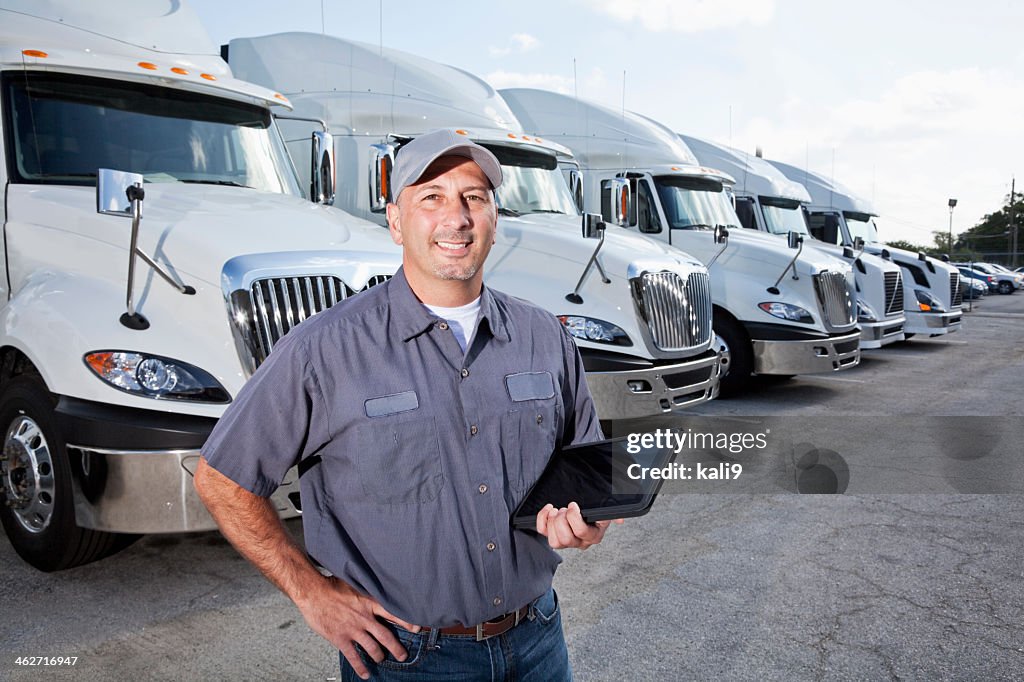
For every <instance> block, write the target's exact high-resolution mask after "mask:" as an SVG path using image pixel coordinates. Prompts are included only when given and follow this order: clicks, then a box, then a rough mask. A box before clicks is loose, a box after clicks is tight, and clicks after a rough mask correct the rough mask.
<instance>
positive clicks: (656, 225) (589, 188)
mask: <svg viewBox="0 0 1024 682" xmlns="http://www.w3.org/2000/svg"><path fill="white" fill-rule="evenodd" d="M500 92H501V95H502V97H503V98H504V99H505V101H506V102H508V104H509V106H510V107H511V109H512V111H513V113H514V114H515V115H516V117H517V118H518V119H519V121H520V122H521V123H522V125H523V126H524V127H525V128H526V129H527V130H529V131H530V132H535V133H537V134H539V135H542V136H543V137H544V138H545V139H551V140H555V141H557V142H560V143H562V144H564V145H566V146H567V147H569V148H570V149H571V150H572V151H573V153H574V154H575V156H576V158H578V159H579V160H580V163H581V166H582V170H583V197H584V204H585V206H586V208H587V210H591V211H601V213H602V214H603V215H604V216H605V217H606V219H612V218H613V217H616V216H621V217H622V220H621V222H622V223H623V224H624V225H626V226H627V227H628V228H629V229H631V230H634V231H635V232H637V233H638V234H643V235H646V236H647V237H649V238H651V239H652V240H657V241H660V242H661V243H665V244H670V245H671V246H673V247H675V248H680V249H683V250H685V251H686V252H688V253H692V254H694V255H696V256H697V257H698V258H699V259H700V260H701V261H702V262H704V263H705V264H706V265H707V266H708V269H709V271H710V273H711V285H712V286H711V298H712V302H713V306H714V330H715V332H716V333H717V334H718V336H719V337H720V338H721V339H722V340H723V342H724V344H725V345H726V346H727V347H728V352H729V363H728V371H727V374H726V376H725V377H724V378H723V380H722V388H723V391H729V392H738V391H739V390H741V389H742V388H743V387H744V386H745V385H746V383H747V382H748V379H749V377H750V376H751V374H752V373H756V374H768V375H793V374H809V373H815V372H832V371H835V370H843V369H847V368H850V367H853V366H855V365H856V364H857V363H858V362H859V361H860V347H859V338H860V330H859V329H858V327H857V320H856V310H855V293H854V280H853V272H852V270H851V268H850V266H849V265H848V264H847V263H844V262H842V261H841V260H837V259H835V258H832V257H831V256H828V255H826V254H824V253H821V252H818V251H812V250H809V249H803V247H802V244H800V243H798V241H799V240H794V242H793V243H792V244H783V243H780V242H779V240H778V239H775V238H774V237H771V236H769V235H765V234H760V233H757V232H751V231H749V230H741V229H739V221H738V219H737V217H736V213H735V211H734V210H733V205H732V202H731V200H730V197H729V192H730V191H731V187H732V185H733V184H734V180H733V179H732V178H731V177H730V176H728V175H727V174H725V173H722V172H720V171H718V170H715V169H712V168H707V167H703V166H700V165H697V161H696V158H695V157H694V156H693V153H692V152H691V151H690V150H689V149H688V148H687V147H686V145H685V144H683V142H682V141H681V140H680V139H679V138H678V136H677V135H676V134H675V133H673V132H672V131H670V130H668V129H667V128H665V127H664V126H661V125H659V124H657V123H655V122H653V121H651V120H650V119H646V118H644V117H642V116H638V115H636V114H632V113H628V112H620V111H613V110H611V109H608V108H606V107H603V106H600V105H597V104H593V103H590V102H585V101H582V100H578V99H574V98H572V97H568V96H565V95H560V94H557V93H554V92H547V91H543V90H535V89H518V88H517V89H510V90H501V91H500ZM623 183H625V184H627V185H628V186H629V187H630V188H631V194H630V196H631V197H632V198H631V199H630V201H629V205H628V206H625V207H624V206H621V205H617V204H618V203H619V200H618V199H616V197H620V196H625V193H621V194H620V193H619V192H618V191H617V189H616V187H617V186H620V185H621V184H623ZM624 208H625V209H627V210H623V209H624ZM723 227H724V228H726V229H732V231H731V232H729V234H728V239H727V243H726V244H721V243H718V241H717V240H716V239H715V238H714V236H715V234H716V233H720V232H721V228H723Z"/></svg>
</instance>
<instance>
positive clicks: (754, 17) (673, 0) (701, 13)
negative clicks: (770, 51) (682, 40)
mask: <svg viewBox="0 0 1024 682" xmlns="http://www.w3.org/2000/svg"><path fill="white" fill-rule="evenodd" d="M589 6H591V7H594V8H596V9H597V10H598V11H601V12H604V13H605V14H608V15H610V16H611V17H613V18H615V19H618V20H620V21H634V20H639V21H640V23H641V24H643V26H644V28H646V29H647V30H649V31H658V32H661V31H676V32H679V33H697V32H700V31H707V30H711V29H716V28H729V27H731V26H735V25H736V24H741V23H752V24H765V23H767V22H768V21H770V20H771V18H772V16H773V15H774V14H775V0H733V2H719V1H718V0H598V1H597V2H595V3H593V4H590V5H589Z"/></svg>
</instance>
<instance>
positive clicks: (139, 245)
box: [0, 0, 401, 571]
mask: <svg viewBox="0 0 1024 682" xmlns="http://www.w3.org/2000/svg"><path fill="white" fill-rule="evenodd" d="M169 7H170V9H169V10H168V7H157V5H155V4H153V3H148V4H146V3H142V4H139V3H132V2H106V3H103V4H102V5H91V4H88V3H79V2H63V3H62V2H47V3H40V2H31V1H28V0H25V1H23V2H18V1H12V0H3V2H2V3H0V117H2V121H3V136H2V138H0V154H2V156H3V159H4V163H3V164H2V165H0V185H2V188H3V193H4V196H3V201H2V202H0V221H2V222H3V232H2V239H3V241H2V248H3V260H2V261H0V269H2V276H0V318H2V322H0V429H2V431H0V434H2V435H3V439H4V443H3V453H2V455H0V502H2V504H0V519H2V522H3V526H4V529H5V531H6V533H7V536H8V537H9V538H10V540H11V543H12V544H13V546H14V548H15V550H16V551H17V552H18V554H20V555H21V556H22V557H23V558H24V559H25V560H26V561H27V562H28V563H30V564H32V565H33V566H35V567H36V568H39V569H41V570H47V571H50V570H57V569H62V568H68V567H71V566H75V565H79V564H82V563H86V562H88V561H92V560H95V559H98V558H100V557H102V556H105V555H108V554H110V553H112V552H114V551H116V550H117V549H119V548H121V547H123V546H125V545H126V544H127V543H129V542H130V541H131V540H132V539H134V538H135V537H136V535H135V534H140V533H160V532H186V531H196V530H209V529H213V528H215V527H216V525H215V524H214V522H213V520H212V519H211V518H210V516H209V515H208V514H207V512H206V510H205V508H204V507H203V505H202V503H201V502H200V501H199V499H198V497H197V496H196V495H195V494H194V492H193V488H192V482H191V473H192V472H193V471H194V470H195V466H196V464H197V462H198V458H199V448H200V446H201V445H202V443H203V442H204V441H205V439H206V436H207V435H208V433H209V431H210V429H211V428H212V426H213V424H214V423H216V420H217V418H218V417H219V416H220V415H221V413H222V412H223V410H224V408H225V406H226V405H227V404H228V403H230V402H231V400H232V399H233V397H234V396H235V395H236V394H237V393H238V391H239V389H240V388H241V386H242V384H243V383H244V382H245V380H246V379H247V377H248V376H249V374H250V373H251V372H252V371H253V370H254V369H255V368H256V367H257V366H258V365H259V364H260V362H261V361H262V360H263V359H264V358H265V357H266V355H267V354H268V353H269V352H270V351H271V349H272V348H273V346H274V344H275V342H277V341H278V340H279V339H280V338H281V336H283V335H284V334H285V333H287V332H288V331H289V329H291V328H292V327H293V326H295V325H297V324H298V323H299V322H301V321H302V320H303V319H305V318H307V317H309V316H311V315H312V314H314V313H316V312H318V311H320V310H322V309H325V308H327V307H329V306H330V305H332V304H333V303H335V302H337V301H338V300H341V299H343V298H345V297H347V296H351V295H353V294H355V293H356V292H359V291H361V290H363V289H365V288H367V287H369V286H372V285H374V284H376V283H379V282H381V281H383V280H385V279H387V278H388V277H390V276H391V275H392V274H393V273H394V272H395V270H396V269H397V268H398V266H399V264H400V262H401V258H400V253H399V251H398V249H397V248H396V247H395V246H394V245H393V244H392V243H391V241H390V239H388V238H387V235H386V234H382V233H381V230H380V229H379V228H378V227H377V226H376V225H372V224H370V223H367V222H366V221H363V220H359V219H356V218H354V217H352V216H349V215H347V214H345V213H343V212H342V211H340V210H337V209H333V208H330V207H328V206H324V205H317V204H314V203H311V202H310V201H308V200H306V199H305V198H304V197H303V196H302V192H301V191H300V189H299V184H298V179H297V176H296V174H295V171H294V168H293V166H292V163H291V161H290V159H289V157H288V154H287V151H286V149H285V145H284V141H283V139H282V138H281V137H280V134H279V132H278V130H277V128H276V126H275V123H274V118H273V116H272V113H271V112H272V109H278V110H285V109H287V107H288V103H287V100H286V98H284V96H283V95H280V94H279V93H275V92H274V91H272V90H268V89H266V88H264V87H260V86H257V85H253V84H251V83H247V82H244V81H241V80H238V79H236V78H234V77H233V76H232V74H231V71H230V70H229V69H228V67H227V65H226V64H225V63H224V62H223V60H221V59H220V57H219V55H218V53H217V49H216V47H215V46H214V45H212V44H211V43H210V41H209V39H208V38H207V37H206V34H205V31H204V30H203V29H202V27H201V26H200V25H199V22H198V20H197V18H196V17H195V15H194V14H193V13H192V12H191V11H190V9H189V8H188V7H187V6H185V5H183V4H181V3H173V4H172V5H170V6H169ZM322 142H323V143H324V144H327V145H329V140H322ZM315 158H316V162H317V163H318V164H320V165H322V167H323V168H324V172H323V173H322V174H320V175H321V176H322V177H324V178H328V179H329V178H330V176H331V171H330V159H329V156H326V155H317V156H316V157H315ZM307 163H310V162H309V161H308V160H307ZM310 165H312V163H310ZM331 191H332V190H331V187H330V183H329V182H328V183H326V184H318V186H317V188H316V189H315V190H314V191H313V193H315V194H318V195H322V196H323V197H324V198H325V199H328V200H329V197H330V194H331ZM297 497H298V485H297V483H296V479H295V476H294V474H289V478H288V480H287V481H286V484H285V486H283V487H282V488H281V489H280V490H279V491H278V494H277V495H275V497H274V500H275V501H276V503H277V507H278V509H279V511H280V512H281V513H282V515H294V514H296V513H297V511H296V508H295V506H294V505H293V503H292V502H293V501H295V500H297Z"/></svg>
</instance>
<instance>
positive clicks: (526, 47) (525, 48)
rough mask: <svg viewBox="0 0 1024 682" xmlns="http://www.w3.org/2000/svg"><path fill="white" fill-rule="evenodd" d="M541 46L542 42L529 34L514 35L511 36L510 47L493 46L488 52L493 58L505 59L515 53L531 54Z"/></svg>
mask: <svg viewBox="0 0 1024 682" xmlns="http://www.w3.org/2000/svg"><path fill="white" fill-rule="evenodd" d="M539 45H540V41H539V40H537V38H535V37H534V36H532V35H530V34H529V33H513V34H512V35H511V36H509V42H508V45H506V46H505V47H494V46H493V45H492V46H490V47H489V48H487V50H488V51H489V52H490V53H491V56H492V57H504V56H505V55H508V54H512V53H513V52H529V51H530V50H533V49H535V48H537V47H538V46H539Z"/></svg>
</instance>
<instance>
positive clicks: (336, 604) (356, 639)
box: [295, 578, 420, 679]
mask: <svg viewBox="0 0 1024 682" xmlns="http://www.w3.org/2000/svg"><path fill="white" fill-rule="evenodd" d="M295 604H296V606H298V607H299V611H301V612H302V617H303V618H305V619H306V623H308V624H309V627H310V628H312V629H313V630H314V631H315V632H316V633H317V634H319V635H320V636H321V637H323V638H324V639H326V640H327V641H329V642H330V643H331V644H333V645H334V646H335V647H337V649H338V650H339V651H340V652H341V653H342V655H343V656H345V659H346V660H348V662H349V665H351V666H352V668H353V669H354V670H355V672H356V674H357V675H359V676H360V677H362V678H363V679H366V678H368V677H369V676H370V673H369V671H368V670H367V669H366V666H365V665H363V661H362V660H361V659H360V658H359V653H358V652H357V651H356V647H355V645H357V644H358V645H359V646H361V647H362V648H363V651H365V652H366V653H367V655H368V656H369V657H370V658H372V659H373V660H374V661H376V662H377V663H380V662H381V661H383V660H384V659H385V658H386V655H385V653H384V649H387V650H388V651H390V652H391V655H392V656H394V657H395V658H396V659H398V660H399V661H404V660H405V658H406V655H407V653H406V651H405V647H403V646H402V643H401V642H399V641H398V638H396V637H395V635H394V634H393V633H392V632H391V630H389V629H388V628H387V627H386V626H385V625H384V624H382V623H381V622H380V621H379V620H377V618H378V617H380V618H384V619H386V620H390V621H391V622H393V623H395V624H396V625H399V626H401V627H403V628H405V629H406V630H410V631H412V632H418V631H419V629H420V628H419V627H418V626H416V625H413V624H412V623H407V622H405V621H404V620H402V619H401V618H398V617H397V616H395V615H393V614H391V613H389V612H388V611H387V610H386V609H385V608H384V607H383V606H381V605H380V604H379V603H378V602H376V601H375V600H374V599H373V598H371V597H367V596H365V595H362V594H360V593H358V592H356V591H355V590H354V589H352V587H351V586H349V585H348V584H347V583H345V582H343V581H341V580H338V579H337V578H324V582H323V583H322V584H321V585H320V586H318V587H316V588H314V589H312V590H310V591H309V592H308V593H307V594H305V595H304V596H303V598H302V599H301V600H297V601H296V602H295ZM382 646H383V648H382Z"/></svg>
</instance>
